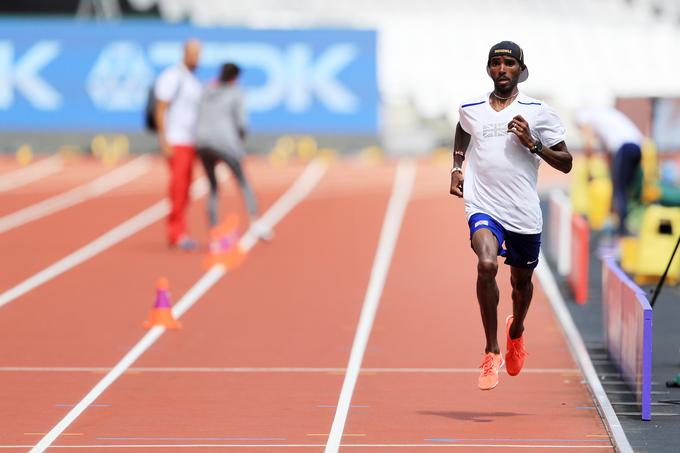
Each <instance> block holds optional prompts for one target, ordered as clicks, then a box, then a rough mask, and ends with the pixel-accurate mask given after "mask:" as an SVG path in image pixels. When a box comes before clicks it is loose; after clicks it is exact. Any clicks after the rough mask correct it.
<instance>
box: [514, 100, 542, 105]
mask: <svg viewBox="0 0 680 453" xmlns="http://www.w3.org/2000/svg"><path fill="white" fill-rule="evenodd" d="M517 103H518V104H522V105H541V103H540V102H522V101H517Z"/></svg>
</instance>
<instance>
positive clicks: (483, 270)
mask: <svg viewBox="0 0 680 453" xmlns="http://www.w3.org/2000/svg"><path fill="white" fill-rule="evenodd" d="M477 273H478V274H479V275H480V276H484V277H495V276H496V273H498V261H497V260H496V258H495V257H494V258H493V259H491V258H486V257H480V258H479V262H478V263H477Z"/></svg>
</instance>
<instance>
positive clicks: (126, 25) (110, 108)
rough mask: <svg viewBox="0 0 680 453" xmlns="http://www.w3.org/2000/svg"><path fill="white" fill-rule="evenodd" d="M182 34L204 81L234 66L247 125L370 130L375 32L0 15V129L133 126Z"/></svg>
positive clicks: (176, 55)
mask: <svg viewBox="0 0 680 453" xmlns="http://www.w3.org/2000/svg"><path fill="white" fill-rule="evenodd" d="M187 38H198V39H200V40H201V41H202V43H203V48H202V53H201V61H200V66H199V69H198V71H197V75H198V77H199V79H201V80H202V81H203V82H209V81H210V80H211V79H214V78H215V77H216V76H217V73H218V70H219V67H220V66H221V65H222V64H223V63H225V62H227V61H232V62H235V63H237V64H239V65H240V66H241V67H242V69H243V72H242V78H241V84H242V86H243V87H244V89H245V91H246V102H247V110H248V116H249V123H250V130H251V131H253V132H265V133H267V132H269V133H282V132H289V133H294V132H308V133H339V134H342V133H375V132H376V130H377V123H378V88H377V75H376V34H375V31H372V30H350V29H348V30H344V29H305V30H261V29H246V28H198V27H195V26H191V25H188V24H177V25H175V24H167V23H163V22H160V21H155V20H130V21H124V22H117V23H99V22H85V21H77V20H71V19H0V130H4V131H18V130H24V131H94V130H96V131H122V132H135V131H141V130H142V129H143V127H144V122H143V113H142V112H143V110H144V106H145V103H146V97H147V94H148V90H149V87H150V86H151V85H152V84H153V81H154V80H155V77H156V76H157V75H158V74H159V73H160V72H161V71H162V70H163V69H164V68H166V67H168V66H170V65H173V64H177V63H178V62H179V61H181V58H182V50H183V43H184V41H185V40H186V39H187Z"/></svg>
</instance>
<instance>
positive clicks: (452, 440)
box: [423, 437, 609, 443]
mask: <svg viewBox="0 0 680 453" xmlns="http://www.w3.org/2000/svg"><path fill="white" fill-rule="evenodd" d="M423 440H426V441H430V442H471V441H472V442H607V443H609V439H514V438H513V439H503V438H498V439H489V438H463V437H460V438H449V437H441V438H433V439H423Z"/></svg>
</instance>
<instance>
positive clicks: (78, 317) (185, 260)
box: [0, 163, 301, 444]
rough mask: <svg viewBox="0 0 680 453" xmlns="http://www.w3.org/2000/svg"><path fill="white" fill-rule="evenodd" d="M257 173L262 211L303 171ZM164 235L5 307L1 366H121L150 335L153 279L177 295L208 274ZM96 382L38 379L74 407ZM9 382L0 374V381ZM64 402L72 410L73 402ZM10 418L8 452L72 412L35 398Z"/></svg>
mask: <svg viewBox="0 0 680 453" xmlns="http://www.w3.org/2000/svg"><path fill="white" fill-rule="evenodd" d="M250 166H252V165H250ZM255 168H256V169H258V170H262V171H261V173H262V174H263V175H265V176H266V177H269V176H271V177H270V178H269V179H270V180H271V182H267V183H266V184H265V185H264V186H265V187H266V188H265V189H263V190H262V191H261V192H258V195H260V198H261V202H262V205H263V207H265V208H266V207H267V206H269V204H271V202H272V201H273V200H274V199H275V198H277V197H278V196H279V195H280V194H281V193H282V192H283V191H284V190H285V189H286V188H287V187H288V185H289V184H290V183H291V182H292V180H293V179H294V177H295V176H297V174H298V173H299V171H300V170H301V168H300V167H296V168H293V169H292V170H289V171H286V172H281V173H284V174H283V175H278V174H277V173H279V172H275V171H274V169H269V168H268V165H267V164H265V163H262V165H260V164H258V163H255ZM270 170H271V171H270ZM255 181H257V179H255ZM265 181H267V178H265ZM254 185H255V187H256V191H257V187H258V186H259V185H258V184H257V182H255V184H254ZM223 199H224V202H225V203H227V204H232V205H237V203H238V201H237V200H238V198H237V197H236V194H235V193H234V192H233V191H229V192H228V193H225V194H224V197H223ZM200 208H201V207H200V206H196V209H195V210H193V211H192V217H191V223H192V226H195V227H198V226H199V225H201V224H204V219H203V216H202V215H201V214H202V213H203V212H202V211H203V210H202V209H200ZM164 230H165V226H164V222H163V221H160V222H157V223H156V224H154V225H152V226H151V227H149V228H147V229H145V230H143V231H141V232H140V233H138V234H136V235H134V236H133V237H131V238H129V239H128V240H126V241H124V242H122V243H120V244H119V245H117V246H115V247H114V248H112V249H109V250H107V251H106V252H104V253H102V254H101V255H99V256H97V257H95V258H93V259H92V260H90V261H88V262H87V263H85V264H83V265H82V266H79V267H78V268H76V269H74V270H72V271H71V272H68V273H66V274H64V275H63V276H61V277H60V278H59V279H57V280H54V281H52V282H50V283H48V284H46V285H44V286H42V287H40V288H37V289H36V290H34V291H32V292H31V293H29V294H27V295H26V296H24V298H23V299H22V301H21V303H17V304H10V305H7V306H5V307H4V309H3V310H2V312H0V328H1V329H2V330H3V332H5V334H6V335H7V339H8V340H7V341H5V342H3V343H2V344H0V359H1V360H2V363H3V364H8V363H15V364H20V365H21V364H23V365H27V364H28V365H35V364H39V363H40V364H42V366H48V367H49V366H53V365H56V366H63V365H67V366H68V365H83V364H84V365H90V366H92V365H94V366H101V365H104V366H105V367H106V366H111V365H112V364H113V363H115V362H116V361H117V360H118V359H120V357H121V355H122V354H123V353H124V352H125V351H126V350H127V349H129V348H130V347H131V345H132V344H134V342H135V341H137V340H138V339H139V337H140V336H141V335H143V334H144V332H145V330H144V329H143V328H142V326H141V324H142V322H143V321H144V320H145V319H146V317H147V314H148V312H149V309H150V308H151V306H152V305H153V297H154V284H155V281H156V279H157V278H158V277H159V276H161V275H165V276H167V277H168V278H169V279H170V282H171V290H172V292H173V294H175V295H176V294H182V293H183V292H184V291H186V290H187V289H188V288H189V286H191V285H192V284H193V283H194V282H195V281H196V280H197V279H198V277H199V276H200V275H201V274H202V273H203V269H202V266H201V261H202V254H200V253H171V252H169V251H168V250H167V248H166V247H165V246H164V244H163V242H162V241H161V240H159V239H160V238H163V237H164ZM177 333H179V332H177ZM170 334H176V332H172V333H170ZM38 373H41V372H37V373H35V372H30V371H29V372H19V373H18V374H17V373H16V372H13V373H10V374H11V376H14V377H16V376H22V375H23V376H24V377H25V376H31V374H38ZM10 374H7V376H9V375H10ZM67 375H68V374H67ZM92 375H94V376H96V377H97V379H100V378H101V376H102V372H97V373H95V374H88V373H73V374H70V375H69V377H70V379H69V380H67V381H66V382H64V379H63V376H64V374H63V373H41V374H39V376H42V377H41V379H45V382H49V379H48V378H45V376H53V379H54V382H55V387H54V389H56V390H53V393H54V395H59V396H60V397H59V398H58V399H63V398H67V397H68V395H73V394H74V393H79V397H78V398H76V401H77V400H78V399H80V397H82V395H84V393H86V392H87V390H88V389H89V388H91V384H92ZM5 376H6V375H4V374H1V373H0V379H4V377H5ZM0 393H2V394H1V395H0V397H2V398H5V397H7V398H5V399H6V400H8V401H14V400H15V399H12V398H9V395H11V394H12V393H13V389H12V387H11V386H7V387H5V386H3V387H1V388H0ZM67 399H68V398H67ZM61 402H62V403H71V404H73V403H74V402H75V401H74V400H73V399H71V400H70V401H65V402H64V401H61ZM9 410H11V411H12V412H13V414H14V417H15V418H16V419H17V423H18V424H20V425H21V426H23V427H24V429H22V430H19V431H14V432H9V431H8V432H4V433H3V434H4V436H3V441H2V443H3V444H12V443H19V444H22V443H25V441H26V435H24V434H23V433H24V432H42V433H45V432H46V430H47V429H49V428H51V427H52V426H53V425H54V424H55V423H56V422H57V421H58V420H59V419H60V418H61V417H62V416H63V414H64V413H65V411H66V410H67V409H65V408H64V407H54V406H53V401H51V400H45V399H41V398H35V399H30V400H26V401H24V402H23V404H22V405H21V406H19V407H16V406H13V407H11V408H9ZM27 428H30V429H27ZM69 439H70V438H69ZM33 440H38V439H33Z"/></svg>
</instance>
